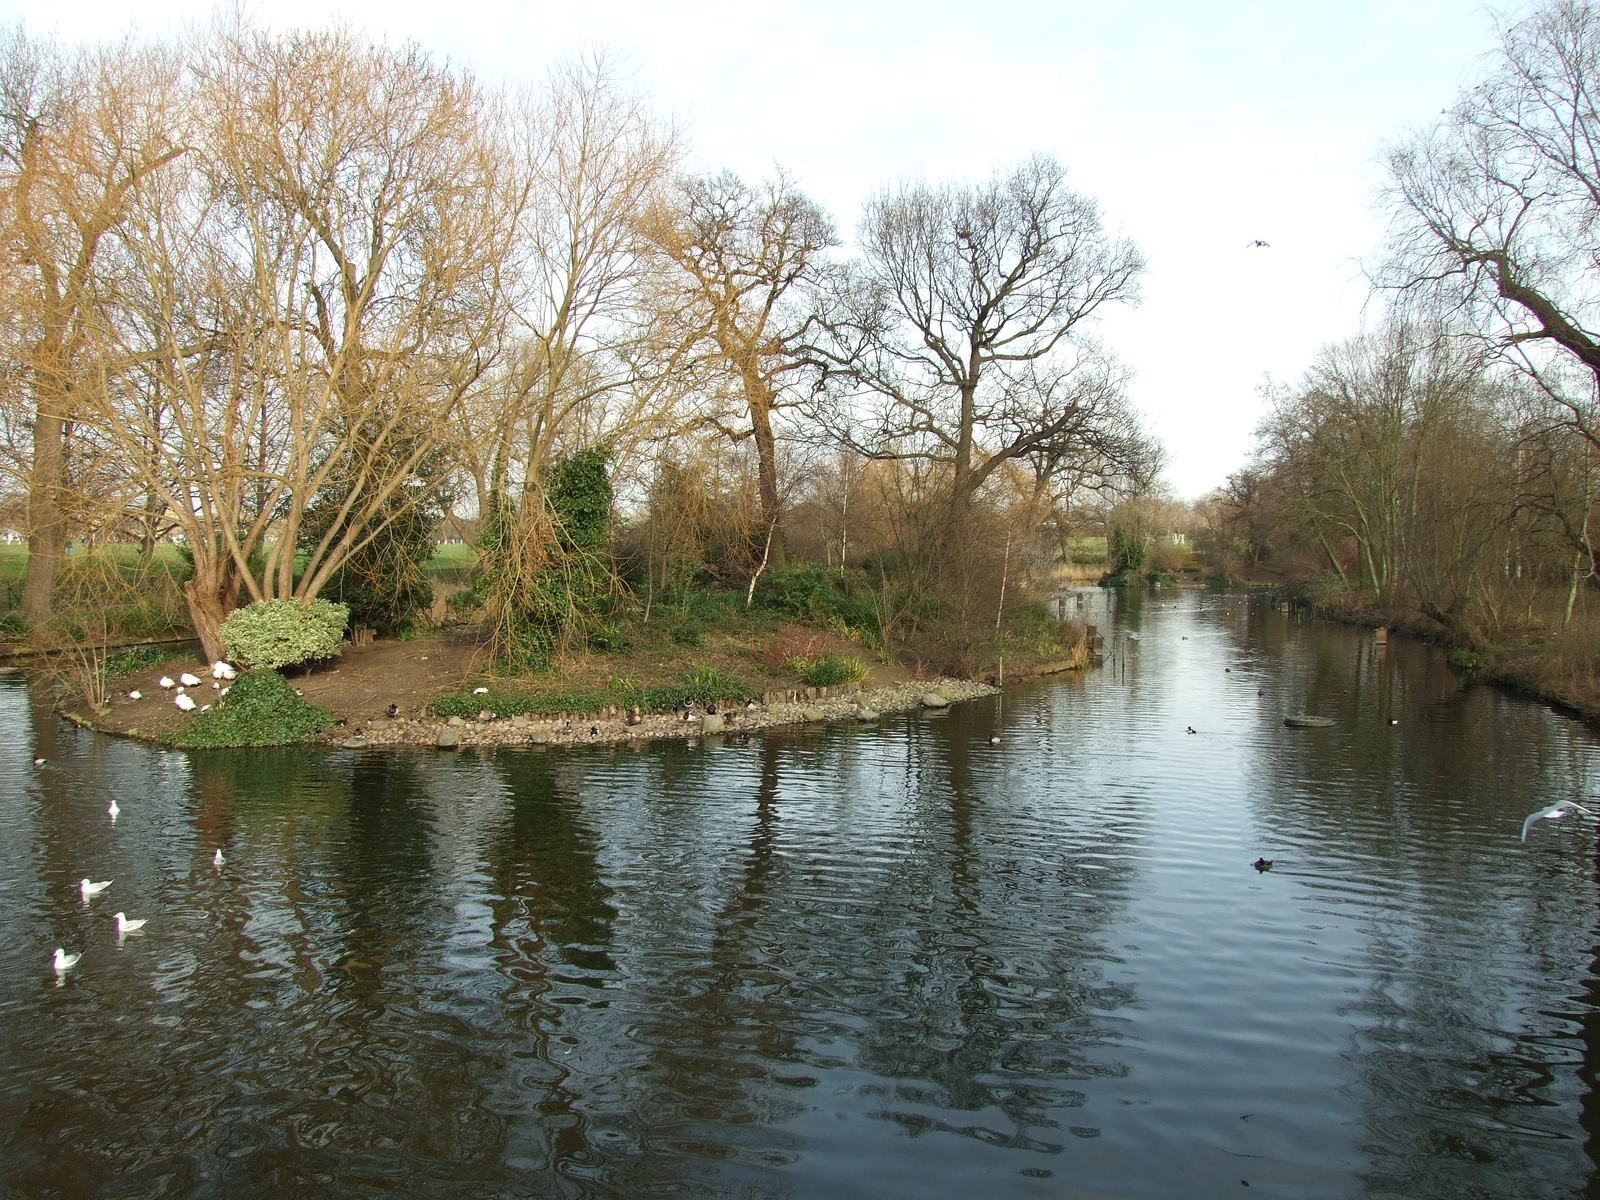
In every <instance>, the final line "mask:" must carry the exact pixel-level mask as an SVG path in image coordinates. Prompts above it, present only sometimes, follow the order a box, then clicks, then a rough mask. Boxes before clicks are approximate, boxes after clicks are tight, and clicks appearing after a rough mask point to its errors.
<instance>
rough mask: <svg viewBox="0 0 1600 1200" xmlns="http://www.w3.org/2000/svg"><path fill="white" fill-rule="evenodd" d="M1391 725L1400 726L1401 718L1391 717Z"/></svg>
mask: <svg viewBox="0 0 1600 1200" xmlns="http://www.w3.org/2000/svg"><path fill="white" fill-rule="evenodd" d="M1389 724H1391V725H1398V724H1400V718H1399V717H1390V718H1389Z"/></svg>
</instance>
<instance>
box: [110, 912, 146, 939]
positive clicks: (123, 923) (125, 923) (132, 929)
mask: <svg viewBox="0 0 1600 1200" xmlns="http://www.w3.org/2000/svg"><path fill="white" fill-rule="evenodd" d="M149 919H150V918H149V917H140V918H139V919H138V920H137V921H130V920H128V914H127V913H118V914H117V936H118V937H122V936H123V935H124V934H129V933H138V932H139V930H141V929H143V928H144V923H145V922H146V921H148V920H149Z"/></svg>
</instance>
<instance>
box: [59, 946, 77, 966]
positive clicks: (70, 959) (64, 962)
mask: <svg viewBox="0 0 1600 1200" xmlns="http://www.w3.org/2000/svg"><path fill="white" fill-rule="evenodd" d="M82 957H83V955H81V954H68V953H67V952H66V951H65V950H63V949H62V948H61V947H60V946H57V947H56V960H55V961H56V970H57V971H70V970H71V969H72V968H73V967H75V966H77V965H78V960H79V959H80V958H82Z"/></svg>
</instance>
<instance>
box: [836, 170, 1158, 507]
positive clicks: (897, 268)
mask: <svg viewBox="0 0 1600 1200" xmlns="http://www.w3.org/2000/svg"><path fill="white" fill-rule="evenodd" d="M860 244H861V252H862V258H861V261H860V263H859V265H858V267H857V269H856V270H855V271H853V272H852V273H851V276H850V278H849V280H848V282H847V283H846V285H845V286H844V288H843V290H842V292H841V294H839V295H838V296H837V297H836V299H835V302H834V304H833V306H832V308H831V310H830V313H829V316H828V321H827V323H828V327H829V330H830V333H831V334H832V338H831V341H830V342H829V343H828V344H826V345H823V346H820V347H819V348H818V349H819V357H820V358H821V359H822V360H823V361H824V362H826V364H827V365H828V366H829V367H831V368H833V369H835V370H837V371H838V372H839V373H840V374H842V375H843V376H844V377H845V379H846V380H847V381H848V383H849V384H850V385H853V386H855V387H856V388H858V389H860V390H861V391H863V392H864V394H865V397H866V405H865V407H866V409H867V411H866V412H865V413H861V412H858V411H850V412H848V413H847V414H845V415H844V417H843V418H842V419H841V418H840V417H839V416H836V417H835V420H834V424H835V426H836V428H839V429H841V430H842V431H843V432H844V434H845V437H846V440H847V441H848V442H849V443H850V444H852V445H854V446H855V447H857V448H858V449H860V450H861V451H862V452H864V453H867V454H869V455H871V456H874V457H894V458H901V459H905V458H920V459H924V460H927V461H929V462H932V463H935V464H939V465H940V466H942V467H943V468H944V469H946V470H947V471H948V478H949V492H950V496H951V519H952V522H959V519H960V517H961V515H962V514H963V513H964V511H965V510H966V508H967V507H968V506H969V505H970V504H971V501H972V499H973V497H974V496H975V495H976V493H977V492H978V490H979V489H980V488H981V487H982V486H983V485H984V483H985V481H986V480H988V479H989V477H990V476H991V475H992V474H993V473H994V472H995V471H996V470H998V469H999V468H1000V467H1001V466H1002V465H1003V464H1005V463H1008V462H1011V461H1013V460H1016V459H1021V458H1028V457H1034V458H1039V459H1041V461H1049V460H1056V461H1061V462H1065V461H1071V460H1075V459H1078V458H1080V457H1081V456H1082V455H1083V454H1084V453H1085V452H1086V451H1087V452H1092V453H1093V454H1094V455H1097V456H1099V457H1100V458H1102V459H1103V460H1106V461H1108V462H1117V461H1122V460H1125V459H1128V458H1130V457H1132V456H1133V455H1135V454H1136V453H1137V452H1139V451H1140V450H1142V449H1144V448H1145V447H1146V446H1147V445H1148V443H1146V442H1144V441H1143V439H1141V438H1139V437H1138V436H1137V433H1138V430H1137V423H1136V422H1135V421H1134V420H1133V418H1132V415H1131V413H1130V412H1129V410H1128V408H1127V406H1126V403H1125V401H1124V399H1123V395H1122V390H1121V376H1120V372H1119V370H1118V369H1117V368H1116V367H1115V366H1114V365H1113V364H1112V363H1111V361H1110V360H1109V359H1108V357H1107V356H1106V355H1105V354H1104V353H1102V352H1101V350H1100V349H1099V347H1097V346H1096V345H1095V344H1094V342H1093V341H1091V340H1090V339H1088V338H1087V337H1086V336H1085V334H1086V331H1087V328H1088V326H1089V325H1090V324H1091V323H1092V321H1093V319H1094V318H1095V317H1096V316H1097V315H1099V314H1100V312H1101V311H1102V310H1103V309H1104V308H1105V307H1106V306H1108V305H1111V304H1117V303H1129V302H1132V301H1133V300H1134V299H1135V298H1136V296H1137V290H1136V285H1137V279H1138V276H1139V273H1140V271H1141V270H1142V269H1143V260H1142V259H1141V257H1140V255H1139V252H1138V251H1137V249H1136V248H1135V247H1134V246H1133V244H1132V243H1131V242H1129V241H1127V240H1125V239H1122V238H1117V237H1113V236H1110V235H1108V234H1107V233H1106V232H1105V230H1104V228H1103V227H1102V224H1101V220H1100V214H1099V210H1098V207H1097V206H1096V204H1095V202H1094V201H1093V200H1092V199H1090V198H1089V197H1087V196H1084V195H1082V194H1081V193H1078V192H1076V191H1073V190H1072V189H1071V188H1069V187H1068V186H1067V183H1066V172H1065V170H1064V169H1063V168H1062V167H1061V165H1060V164H1059V163H1057V162H1056V161H1055V160H1054V159H1051V158H1048V157H1043V156H1040V157H1035V158H1032V159H1030V160H1028V161H1027V162H1025V163H1023V164H1021V165H1020V166H1018V167H1016V168H1014V169H1013V170H1011V171H1009V172H1007V173H1005V174H1003V175H997V176H996V177H995V178H993V179H991V180H990V181H989V182H987V183H985V184H981V185H976V186H956V185H947V186H943V187H934V186H932V185H929V184H925V183H916V184H908V185H905V186H902V187H901V188H899V189H898V190H896V191H893V192H886V193H884V194H881V195H879V196H877V197H876V198H874V199H873V200H872V201H871V202H870V203H869V204H868V206H867V212H866V217H865V219H864V220H863V222H862V227H861V234H860ZM835 378H837V376H835Z"/></svg>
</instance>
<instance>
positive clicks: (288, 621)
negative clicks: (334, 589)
mask: <svg viewBox="0 0 1600 1200" xmlns="http://www.w3.org/2000/svg"><path fill="white" fill-rule="evenodd" d="M349 619H350V610H349V609H348V608H346V607H345V606H344V605H343V604H335V603H333V602H332V601H331V600H322V599H317V600H309V601H307V602H306V603H305V604H297V603H296V602H295V601H293V600H257V601H256V602H255V603H254V604H247V605H245V606H244V607H243V608H240V609H235V610H234V611H233V612H231V613H229V614H228V619H227V620H226V621H224V622H223V623H222V640H223V641H224V642H225V643H226V644H227V647H228V653H229V654H231V655H232V656H233V657H234V658H236V659H238V660H239V661H240V662H241V663H242V664H244V665H246V666H250V667H265V668H268V669H276V668H278V667H287V666H290V665H292V664H294V663H303V662H310V661H311V660H313V659H318V658H332V657H333V656H334V655H335V654H338V653H339V651H340V649H342V648H343V646H344V627H345V623H346V622H347V621H349Z"/></svg>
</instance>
